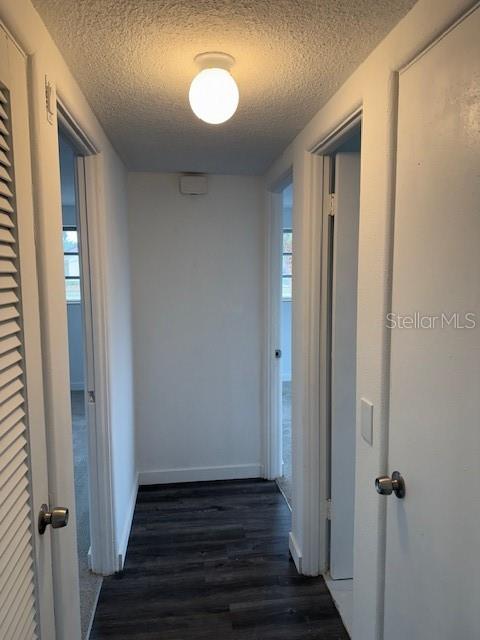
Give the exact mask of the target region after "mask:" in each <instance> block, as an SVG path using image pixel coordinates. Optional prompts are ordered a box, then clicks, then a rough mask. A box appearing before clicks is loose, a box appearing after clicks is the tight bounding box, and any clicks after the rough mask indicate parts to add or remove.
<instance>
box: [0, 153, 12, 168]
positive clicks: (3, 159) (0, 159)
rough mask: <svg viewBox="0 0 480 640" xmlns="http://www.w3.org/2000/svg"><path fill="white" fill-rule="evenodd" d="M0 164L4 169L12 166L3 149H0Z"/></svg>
mask: <svg viewBox="0 0 480 640" xmlns="http://www.w3.org/2000/svg"><path fill="white" fill-rule="evenodd" d="M0 164H3V166H4V167H11V166H12V164H11V162H10V160H9V159H8V156H7V154H6V153H5V151H3V149H0Z"/></svg>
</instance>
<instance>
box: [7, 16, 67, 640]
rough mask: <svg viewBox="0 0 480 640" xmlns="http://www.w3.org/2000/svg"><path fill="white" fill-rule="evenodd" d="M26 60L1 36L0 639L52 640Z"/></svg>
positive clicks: (46, 491)
mask: <svg viewBox="0 0 480 640" xmlns="http://www.w3.org/2000/svg"><path fill="white" fill-rule="evenodd" d="M25 68H26V60H25V58H24V56H23V55H22V54H21V53H20V51H19V50H18V49H17V47H16V46H15V45H14V44H13V43H12V42H11V40H10V39H9V38H8V37H7V36H6V34H5V32H4V31H3V30H2V29H1V28H0V638H1V639H2V640H30V639H32V638H38V637H43V638H44V640H47V639H48V640H50V638H54V637H55V635H54V630H53V614H52V611H53V606H52V601H53V600H52V586H51V585H52V580H51V573H52V570H51V552H50V532H48V533H47V534H46V535H44V536H42V537H40V536H39V535H38V533H37V531H36V523H35V521H36V513H37V512H38V510H39V507H40V505H39V503H41V502H42V501H44V502H47V496H48V486H47V473H46V471H47V470H46V446H45V422H44V415H43V401H42V379H41V353H40V336H39V314H38V291H37V279H36V270H35V248H34V237H33V214H32V198H31V176H30V170H29V167H30V157H29V156H30V152H29V142H28V140H29V137H28V110H27V104H28V103H27V92H26V88H27V85H26V71H25Z"/></svg>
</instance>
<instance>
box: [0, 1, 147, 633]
mask: <svg viewBox="0 0 480 640" xmlns="http://www.w3.org/2000/svg"><path fill="white" fill-rule="evenodd" d="M0 19H1V20H3V21H4V23H5V25H6V27H7V29H9V30H10V32H11V33H12V34H13V36H14V37H15V38H16V39H17V41H18V42H19V44H20V46H21V47H22V48H23V50H24V51H25V53H26V54H27V55H28V56H29V58H30V60H29V63H30V74H29V77H30V83H31V84H30V87H29V89H30V97H31V100H30V107H31V128H32V129H31V137H32V149H33V150H34V152H33V178H34V197H35V213H36V218H37V219H36V230H37V239H36V244H37V249H38V261H39V277H40V291H41V300H42V306H41V320H42V348H43V361H44V365H45V366H44V379H45V394H46V418H47V423H48V425H49V429H48V434H47V435H48V442H49V447H50V449H51V452H52V459H51V463H50V465H49V466H50V468H49V481H50V492H51V495H50V498H51V500H52V502H54V503H55V504H61V505H63V504H65V505H67V506H69V507H71V508H72V512H73V514H74V498H73V496H74V491H73V464H72V452H71V417H70V397H69V396H70V393H69V392H70V390H69V375H68V366H69V364H68V351H67V312H66V305H65V286H64V278H63V250H62V243H61V234H60V229H61V226H62V212H61V201H60V175H59V166H58V138H57V126H56V122H55V120H54V121H53V123H52V124H50V123H49V122H48V120H47V117H46V113H45V77H47V78H48V80H49V81H50V82H51V83H52V85H53V87H54V89H56V91H57V93H58V95H59V96H61V99H62V101H63V103H64V104H65V105H66V106H67V108H68V109H69V111H70V113H71V114H72V115H73V117H74V118H75V120H76V121H77V122H78V123H79V125H80V126H81V127H82V128H83V130H84V131H85V132H86V134H87V135H88V136H89V138H90V140H92V141H93V142H94V144H95V146H96V147H97V149H98V152H99V153H98V156H97V161H96V166H97V169H98V178H99V185H100V190H99V194H98V208H99V212H100V216H101V219H102V221H104V223H105V226H106V229H107V230H108V238H103V239H102V240H103V241H104V246H105V248H106V252H105V256H106V257H105V263H104V272H103V273H102V277H103V278H104V281H105V285H106V295H105V300H104V304H105V320H106V327H107V334H108V345H107V347H108V371H107V384H108V387H109V390H110V404H109V406H108V407H107V408H106V414H105V421H106V422H108V424H105V425H104V427H105V429H106V431H107V433H111V446H112V450H113V477H112V484H113V493H114V501H115V513H114V519H115V531H114V537H115V544H116V548H117V554H118V553H122V552H123V549H122V540H123V539H124V537H125V531H126V529H128V527H129V520H130V516H131V501H132V495H134V489H135V486H136V473H135V452H134V423H133V401H132V381H131V335H130V311H131V308H130V282H129V257H128V245H127V206H126V193H125V183H126V171H125V167H124V166H123V164H122V162H121V161H120V159H119V158H118V156H117V154H116V152H115V151H114V149H113V147H112V146H111V144H110V142H109V140H108V139H107V137H106V135H105V134H104V132H103V130H102V128H101V126H100V124H99V122H98V121H97V119H96V117H95V115H94V113H93V111H92V110H91V109H90V107H89V105H88V103H87V101H86V99H85V97H84V95H83V94H82V92H81V90H80V89H79V87H78V85H77V83H76V81H75V79H74V77H73V76H72V74H71V72H70V70H69V69H68V67H67V65H66V64H65V62H64V60H63V58H62V57H61V54H60V53H59V51H58V49H57V48H56V46H55V44H54V42H53V40H52V39H51V37H50V35H49V34H48V32H47V30H46V28H45V26H44V25H43V23H42V21H41V19H40V17H39V15H38V14H37V12H36V11H35V9H34V8H33V6H32V5H31V3H30V2H29V0H0ZM57 457H60V458H61V464H60V463H58V464H55V461H56V460H57V459H58V458H57ZM54 538H55V539H54V541H53V544H54V550H55V554H56V562H54V567H53V571H54V579H55V584H56V587H57V589H56V597H57V600H56V611H58V612H59V613H58V615H57V625H58V628H57V633H58V635H59V637H71V638H72V639H74V638H75V637H76V634H77V630H78V629H79V616H77V615H76V603H77V602H78V583H77V582H76V576H75V573H76V569H75V565H74V564H71V563H72V558H74V557H75V554H76V541H75V527H68V528H67V529H65V530H64V532H62V536H58V537H54ZM59 587H60V588H59ZM63 624H65V625H67V626H65V627H63V626H62V625H63ZM77 627H78V628H77Z"/></svg>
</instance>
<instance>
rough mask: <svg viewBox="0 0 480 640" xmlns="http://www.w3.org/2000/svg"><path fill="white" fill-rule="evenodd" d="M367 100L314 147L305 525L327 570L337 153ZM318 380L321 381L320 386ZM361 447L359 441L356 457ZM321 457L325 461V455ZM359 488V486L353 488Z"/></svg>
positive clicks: (315, 561) (319, 564)
mask: <svg viewBox="0 0 480 640" xmlns="http://www.w3.org/2000/svg"><path fill="white" fill-rule="evenodd" d="M362 111H363V109H362V106H360V107H358V108H357V109H355V110H354V111H352V112H351V113H350V114H349V115H348V116H346V117H345V118H344V119H343V120H342V122H341V123H340V124H339V125H337V126H336V127H335V128H334V129H332V130H330V131H329V132H328V133H327V134H326V135H325V136H324V137H323V138H322V139H321V140H319V141H318V142H317V144H315V145H314V146H313V147H311V148H310V151H309V153H310V156H311V157H310V161H311V163H312V171H311V174H310V175H311V179H310V184H311V210H312V220H313V225H314V230H315V232H314V233H312V239H313V244H312V247H311V251H312V256H313V260H312V273H311V278H312V280H311V282H312V292H311V300H312V302H311V307H310V308H311V309H312V311H313V316H314V317H315V316H316V317H317V321H315V320H314V319H312V328H311V333H310V335H309V344H310V349H309V351H310V350H313V351H314V353H317V354H318V360H317V361H316V362H315V360H314V361H313V362H312V365H311V366H312V372H311V375H312V379H313V380H315V382H316V384H315V385H314V386H310V387H309V388H308V389H307V390H306V394H307V403H308V405H309V406H310V407H311V409H310V416H311V421H310V422H309V423H308V425H307V428H308V430H309V432H310V433H309V440H310V443H311V446H310V449H313V451H311V452H310V453H309V456H308V462H309V464H308V466H307V467H306V469H305V479H304V482H305V485H306V486H310V487H311V490H310V492H309V495H308V500H309V502H308V504H307V505H305V511H304V512H305V520H304V526H305V528H306V530H307V531H309V535H308V537H307V540H308V541H309V545H310V546H309V549H308V551H309V558H310V562H311V563H312V566H311V570H312V571H316V573H326V572H327V571H328V568H329V562H330V549H329V546H330V541H329V521H330V504H329V501H330V477H331V460H330V457H331V455H330V454H331V450H330V448H331V443H330V439H331V433H330V426H331V425H330V411H331V406H330V405H331V346H332V345H331V338H332V336H331V331H332V327H331V314H330V309H331V304H332V299H331V298H332V291H331V283H332V276H333V273H332V270H333V262H332V251H333V246H332V234H331V228H332V227H331V219H332V218H331V214H330V210H331V193H332V191H331V188H332V186H333V185H332V176H333V161H334V160H333V156H332V153H333V152H334V151H335V150H336V149H337V148H338V147H339V146H340V145H341V144H342V143H343V142H344V141H346V140H347V139H348V138H349V137H350V136H351V134H352V132H353V131H354V130H355V129H357V128H358V127H359V126H361V123H362ZM317 384H318V386H316V385H317ZM357 457H358V450H357V447H355V460H356V459H357ZM319 458H320V461H319ZM352 489H353V488H352Z"/></svg>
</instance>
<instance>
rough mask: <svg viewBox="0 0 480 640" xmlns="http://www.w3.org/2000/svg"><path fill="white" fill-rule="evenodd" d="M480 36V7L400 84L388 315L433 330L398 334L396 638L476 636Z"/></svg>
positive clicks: (388, 626) (389, 596) (391, 511)
mask: <svg viewBox="0 0 480 640" xmlns="http://www.w3.org/2000/svg"><path fill="white" fill-rule="evenodd" d="M479 33H480V10H478V9H477V10H475V11H474V12H473V13H471V14H470V15H468V16H467V17H465V19H464V20H463V21H461V22H460V23H459V24H457V25H456V26H455V27H454V28H453V29H452V30H450V31H449V32H448V33H446V34H445V35H444V36H443V37H442V38H440V39H439V40H438V41H437V42H435V44H434V45H433V46H432V47H431V48H429V49H428V50H427V51H426V52H424V53H423V55H421V56H420V57H418V58H417V59H416V60H415V61H414V62H413V63H412V64H411V65H410V66H408V67H407V68H406V69H404V70H403V71H402V72H401V74H400V79H399V112H398V150H397V193H396V207H395V232H394V262H393V299H392V313H394V314H401V315H402V316H405V315H411V316H413V314H415V313H417V314H420V315H417V316H413V320H412V321H410V323H411V322H414V323H416V324H417V326H418V324H419V323H420V322H422V324H423V326H424V327H425V328H394V329H392V342H391V386H390V425H389V473H390V474H391V473H392V472H393V471H394V470H398V471H400V472H401V473H402V475H403V477H404V480H405V483H406V496H405V498H404V499H403V500H399V499H397V498H396V497H395V496H394V495H391V496H389V497H381V498H380V499H382V500H388V503H387V537H386V567H385V620H384V638H385V639H388V640H405V638H411V639H412V640H417V639H418V640H434V639H435V640H451V639H452V638H459V639H460V638H461V639H462V640H476V639H478V638H479V637H480V607H479V594H480V553H479V548H480V545H479V543H480V533H479V532H480V494H479V492H478V473H479V460H480V424H479V420H480V393H479V389H480V324H479V323H480V285H479V283H480V251H479V246H480V209H479V203H480V178H479V167H480V126H479V122H480V39H479V37H478V34H479ZM468 313H472V314H475V315H474V316H472V317H471V318H474V319H475V321H476V327H475V328H471V329H466V328H464V329H461V328H456V329H455V328H454V326H452V325H450V326H444V327H443V328H442V317H441V315H442V314H446V317H445V318H443V322H444V325H445V324H446V321H448V320H451V318H452V317H453V318H455V316H454V315H452V314H458V317H457V321H458V322H459V323H461V324H466V323H467V322H468V317H466V314H468ZM423 316H425V317H426V319H424V320H420V318H421V317H423ZM431 316H440V318H439V319H437V320H436V321H435V327H434V328H428V327H432V323H433V322H434V320H433V319H432V318H431ZM387 322H388V323H389V324H390V326H391V325H392V324H393V323H394V322H396V323H397V326H398V323H399V322H400V318H399V317H398V315H394V316H392V317H390V318H389V319H387ZM407 322H409V321H407ZM452 322H455V320H452ZM403 324H404V325H405V323H404V322H403ZM372 490H373V489H372Z"/></svg>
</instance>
